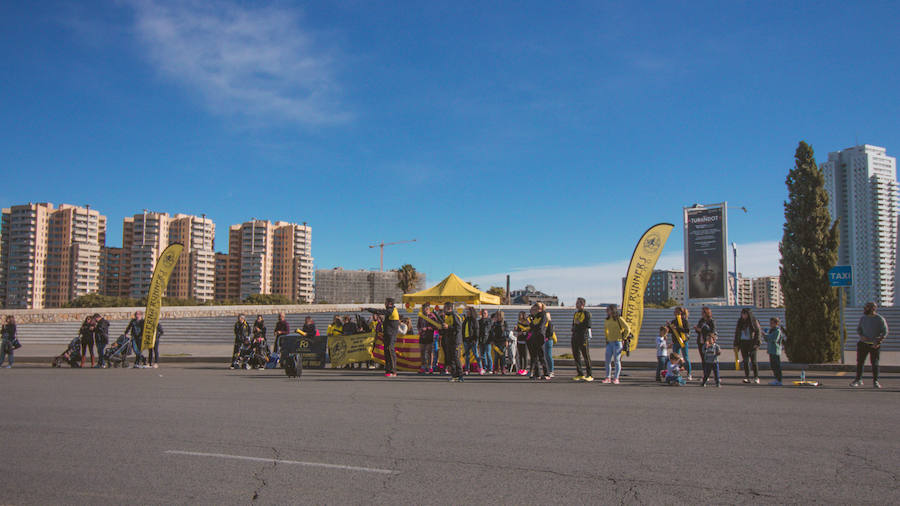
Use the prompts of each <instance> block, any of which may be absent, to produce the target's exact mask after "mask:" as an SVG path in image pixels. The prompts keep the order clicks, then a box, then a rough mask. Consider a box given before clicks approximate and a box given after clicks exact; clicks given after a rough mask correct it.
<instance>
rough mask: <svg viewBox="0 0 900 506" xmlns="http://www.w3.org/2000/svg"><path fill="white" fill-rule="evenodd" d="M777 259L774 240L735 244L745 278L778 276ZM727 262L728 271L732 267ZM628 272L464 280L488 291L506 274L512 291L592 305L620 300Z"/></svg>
mask: <svg viewBox="0 0 900 506" xmlns="http://www.w3.org/2000/svg"><path fill="white" fill-rule="evenodd" d="M730 258H731V256H730V255H729V259H730ZM780 259H781V255H780V254H779V253H778V242H776V241H766V242H756V243H748V244H738V269H739V270H740V272H741V273H742V274H743V275H744V276H746V277H759V276H771V275H777V274H778V267H779V263H778V262H779V260H780ZM730 262H731V261H730V260H729V269H731V268H733V266H731V264H730ZM656 268H657V269H677V270H683V269H684V256H683V254H682V253H681V252H677V253H668V254H665V255H663V256H661V257H660V259H659V261H658V262H657V263H656ZM627 270H628V260H623V261H620V262H608V263H603V264H596V265H586V266H577V267H531V268H524V269H515V270H513V271H512V272H509V273H506V272H504V273H499V274H488V275H484V276H464V278H465V279H466V280H469V281H473V282H475V283H478V285H479V286H481V287H482V288H483V289H487V288H488V287H489V286H493V285H496V286H503V285H505V283H506V274H510V277H511V284H512V288H513V289H517V288H522V287H524V286H525V285H534V286H535V288H537V289H538V290H541V291H542V292H546V293H550V294H553V295H556V296H558V297H559V298H560V300H561V301H563V302H565V303H566V304H574V303H575V298H576V297H584V298H585V299H587V301H588V303H589V304H595V303H602V302H618V301H620V299H621V298H622V277H623V276H624V275H625V273H626V271H627Z"/></svg>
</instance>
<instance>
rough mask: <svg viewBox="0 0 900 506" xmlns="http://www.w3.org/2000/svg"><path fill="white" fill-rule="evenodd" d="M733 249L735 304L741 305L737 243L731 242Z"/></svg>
mask: <svg viewBox="0 0 900 506" xmlns="http://www.w3.org/2000/svg"><path fill="white" fill-rule="evenodd" d="M731 251H733V252H734V305H735V306H739V305H740V302H738V268H737V243H736V242H732V243H731Z"/></svg>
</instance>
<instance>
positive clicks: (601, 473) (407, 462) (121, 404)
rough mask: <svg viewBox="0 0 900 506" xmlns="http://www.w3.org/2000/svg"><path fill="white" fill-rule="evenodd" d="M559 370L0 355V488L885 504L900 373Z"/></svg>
mask: <svg viewBox="0 0 900 506" xmlns="http://www.w3.org/2000/svg"><path fill="white" fill-rule="evenodd" d="M558 373H559V377H557V378H556V379H554V380H553V381H551V382H544V383H541V382H537V383H535V382H532V381H530V380H528V379H523V378H517V377H495V376H485V377H470V378H469V379H468V380H467V381H466V382H464V383H461V384H451V383H448V382H447V381H446V379H445V378H444V377H437V376H434V377H419V376H416V375H401V376H400V377H399V378H396V379H385V378H383V377H381V376H380V375H378V374H377V373H375V372H372V371H344V370H337V371H334V370H324V371H306V373H305V374H304V377H303V380H302V381H300V382H298V381H295V380H289V379H287V378H286V377H285V376H284V375H283V373H282V372H281V371H280V370H279V371H229V370H227V369H223V368H221V367H211V366H203V365H191V366H184V367H180V366H179V367H174V366H172V367H165V368H161V369H144V370H132V369H128V370H118V369H117V370H73V369H61V370H59V369H50V368H47V367H27V366H26V367H17V368H14V369H10V370H6V369H3V370H0V386H2V391H3V394H2V401H0V403H2V404H0V405H2V408H0V430H2V432H3V434H4V435H5V437H4V438H3V442H2V444H0V462H2V469H3V476H4V477H3V479H0V503H2V504H56V503H75V504H88V503H90V504H98V503H100V504H108V503H133V504H137V503H141V504H196V503H204V504H223V503H224V504H248V503H254V502H255V503H257V504H290V503H317V504H322V503H328V504H338V503H351V504H362V503H367V504H385V503H401V504H425V503H439V504H448V503H453V504H482V503H500V504H509V503H518V504H557V503H559V504H584V503H594V504H597V503H602V504H608V503H612V502H619V503H628V504H632V503H660V502H663V501H665V502H674V503H750V502H753V503H761V502H762V503H812V502H818V503H835V504H837V503H841V504H848V503H855V504H858V503H881V504H889V503H894V504H896V503H897V502H898V501H900V485H898V472H900V471H898V469H900V468H898V465H897V462H898V457H900V425H898V424H897V422H896V421H897V419H898V418H900V376H897V375H886V376H885V377H884V378H883V381H882V383H883V384H884V386H885V388H884V389H882V390H878V391H876V390H874V389H872V388H871V387H870V384H871V380H870V379H869V378H866V387H865V388H863V389H858V390H853V389H850V388H849V387H848V386H847V385H848V383H849V381H850V379H851V378H850V377H847V376H840V377H838V376H834V375H832V374H833V373H827V375H826V373H817V379H821V380H823V382H824V387H820V388H796V387H782V388H777V387H769V386H762V385H759V386H757V385H742V384H740V382H739V381H737V379H736V378H735V377H733V376H732V377H729V378H727V381H726V384H725V385H724V386H723V388H721V389H716V388H705V389H704V388H699V387H698V386H696V385H692V386H687V387H681V388H679V387H663V386H658V385H657V384H655V383H654V382H653V381H652V371H639V372H633V373H632V374H631V375H630V376H628V377H627V378H625V379H624V381H623V384H622V385H618V386H614V385H602V384H600V383H599V382H595V383H592V384H575V383H572V382H571V381H570V379H569V378H571V376H572V375H573V374H572V371H566V370H562V371H558ZM729 374H732V375H733V374H734V373H733V372H730V373H729ZM789 379H795V378H789Z"/></svg>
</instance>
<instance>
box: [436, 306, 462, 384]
mask: <svg viewBox="0 0 900 506" xmlns="http://www.w3.org/2000/svg"><path fill="white" fill-rule="evenodd" d="M462 331H463V322H462V317H460V316H459V313H457V312H456V311H454V310H453V303H452V302H447V303H446V304H444V324H443V325H442V330H441V349H442V350H443V351H444V365H445V367H446V371H447V372H448V373H449V374H450V375H451V377H450V381H462V380H463V377H462V368H461V367H460V366H459V353H458V351H457V349H458V348H459V340H460V338H461V337H462Z"/></svg>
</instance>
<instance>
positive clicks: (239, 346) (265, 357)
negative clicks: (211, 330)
mask: <svg viewBox="0 0 900 506" xmlns="http://www.w3.org/2000/svg"><path fill="white" fill-rule="evenodd" d="M290 333H291V328H290V325H289V324H288V321H287V319H286V318H285V315H284V313H278V321H277V322H276V323H275V330H274V332H273V337H274V343H273V346H272V348H271V349H270V348H269V341H268V336H267V330H266V322H265V319H264V318H263V316H262V315H256V320H255V321H254V322H253V326H252V327H251V326H250V324H249V323H248V322H247V317H246V316H245V315H243V314H240V315H238V318H237V321H236V322H235V323H234V347H233V349H232V355H231V365H230V367H229V368H230V369H264V368H267V367H268V368H270V369H271V368H274V367H277V366H278V365H280V364H281V360H282V359H281V357H283V356H284V353H283V352H282V351H283V350H282V348H283V346H282V344H283V343H282V341H283V339H284V337H285V336H286V335H288V334H290ZM294 333H296V334H299V335H301V336H317V335H319V332H318V330H316V324H315V322H313V319H312V317H311V316H307V317H306V319H305V321H304V323H303V326H302V327H301V328H298V329H296V330H295V331H294ZM297 366H298V367H302V365H301V364H300V363H298V364H297Z"/></svg>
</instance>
